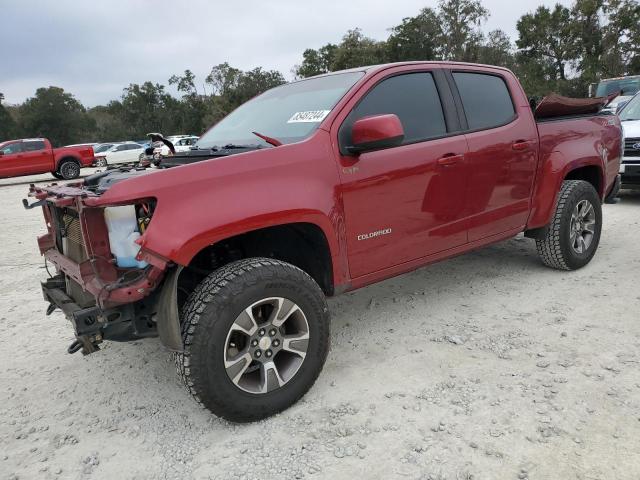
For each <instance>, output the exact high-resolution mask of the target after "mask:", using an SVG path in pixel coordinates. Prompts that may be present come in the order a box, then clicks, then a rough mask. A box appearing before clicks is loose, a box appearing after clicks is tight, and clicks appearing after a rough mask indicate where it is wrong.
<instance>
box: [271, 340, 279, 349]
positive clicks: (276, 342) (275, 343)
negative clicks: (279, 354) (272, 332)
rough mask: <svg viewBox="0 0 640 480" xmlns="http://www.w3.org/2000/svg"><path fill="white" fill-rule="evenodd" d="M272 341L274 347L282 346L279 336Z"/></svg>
mask: <svg viewBox="0 0 640 480" xmlns="http://www.w3.org/2000/svg"><path fill="white" fill-rule="evenodd" d="M271 343H272V344H273V346H274V347H279V346H280V340H278V339H277V338H276V339H275V340H274V341H273V342H271Z"/></svg>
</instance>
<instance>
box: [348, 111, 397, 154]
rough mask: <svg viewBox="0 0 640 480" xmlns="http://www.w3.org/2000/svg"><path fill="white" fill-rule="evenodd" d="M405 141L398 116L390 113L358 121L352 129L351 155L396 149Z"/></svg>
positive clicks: (349, 149)
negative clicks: (381, 149) (390, 148)
mask: <svg viewBox="0 0 640 480" xmlns="http://www.w3.org/2000/svg"><path fill="white" fill-rule="evenodd" d="M403 139H404V128H403V127H402V122H401V121H400V119H399V118H398V116H397V115H395V114H393V113H388V114H384V115H373V116H370V117H364V118H361V119H359V120H356V121H355V122H354V124H353V127H352V128H351V146H349V147H347V151H348V152H349V153H354V154H358V153H362V152H366V151H369V150H377V149H380V148H389V147H396V146H398V145H400V144H401V143H402V140H403Z"/></svg>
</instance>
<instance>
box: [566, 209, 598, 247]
mask: <svg viewBox="0 0 640 480" xmlns="http://www.w3.org/2000/svg"><path fill="white" fill-rule="evenodd" d="M569 228H570V232H569V241H570V242H571V248H572V249H573V251H574V252H576V253H580V254H583V253H585V252H586V251H587V250H588V249H589V247H590V246H591V243H592V242H593V238H594V235H595V228H596V212H595V209H594V208H593V205H591V202H589V200H581V201H579V202H578V203H577V204H576V206H575V208H574V209H573V212H572V213H571V222H570V227H569Z"/></svg>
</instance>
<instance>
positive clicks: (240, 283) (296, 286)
mask: <svg viewBox="0 0 640 480" xmlns="http://www.w3.org/2000/svg"><path fill="white" fill-rule="evenodd" d="M268 297H284V298H288V299H290V300H291V301H293V302H294V303H295V304H297V305H298V306H299V307H300V309H302V311H303V312H304V315H305V317H306V319H307V322H308V325H309V343H308V350H307V354H306V357H305V358H304V361H303V362H302V364H301V365H300V367H299V370H298V371H297V373H296V374H295V375H294V376H293V377H292V378H291V379H290V380H289V381H288V382H287V383H285V384H284V385H283V386H281V387H280V388H277V389H275V390H273V391H270V392H268V393H260V394H252V393H249V392H246V391H243V390H242V389H240V388H239V387H238V386H237V385H235V384H234V383H233V382H232V381H231V379H230V378H229V376H228V375H227V372H226V370H225V368H224V349H225V348H226V346H225V343H226V338H227V334H228V331H229V329H230V327H231V325H232V324H233V323H234V321H235V320H236V318H237V316H238V315H239V314H240V313H241V312H242V311H243V310H244V309H245V308H247V307H249V306H250V305H252V304H254V303H255V302H257V301H259V300H261V299H263V298H268ZM181 310H182V311H181V328H182V340H183V343H184V352H183V353H177V354H175V362H176V368H177V371H178V374H179V375H180V376H181V377H182V380H183V382H184V384H185V386H186V387H187V390H188V391H189V392H190V393H191V395H192V396H193V397H194V398H195V399H196V401H198V402H199V403H200V404H201V405H203V406H204V407H206V408H207V409H209V410H210V411H211V412H212V413H214V414H215V415H217V416H219V417H223V418H225V419H227V420H230V421H233V422H252V421H256V420H260V419H263V418H266V417H269V416H271V415H273V414H276V413H278V412H280V411H282V410H284V409H286V408H288V407H289V406H291V405H292V404H294V403H295V402H297V401H298V400H299V399H300V398H301V397H302V396H303V395H304V394H305V393H306V392H307V391H308V390H309V388H311V386H312V385H313V383H314V382H315V380H316V378H317V377H318V375H319V374H320V371H321V370H322V367H323V365H324V362H325V359H326V357H327V353H328V351H329V313H328V308H327V303H326V300H325V297H324V294H323V293H322V290H321V289H320V287H319V286H318V284H317V283H316V282H315V281H314V280H313V279H312V278H311V277H310V276H309V275H307V274H306V273H305V272H303V271H302V270H300V269H299V268H297V267H295V266H293V265H291V264H288V263H285V262H281V261H278V260H273V259H269V258H248V259H244V260H239V261H236V262H232V263H230V264H228V265H226V266H224V267H222V268H220V269H219V270H217V271H215V272H213V273H211V274H210V275H209V276H207V277H206V278H205V279H204V280H203V281H202V282H201V283H200V284H199V285H198V286H197V287H196V289H195V290H194V291H193V292H192V293H191V295H190V296H189V298H188V299H187V301H186V302H185V305H184V306H183V308H182V309H181Z"/></svg>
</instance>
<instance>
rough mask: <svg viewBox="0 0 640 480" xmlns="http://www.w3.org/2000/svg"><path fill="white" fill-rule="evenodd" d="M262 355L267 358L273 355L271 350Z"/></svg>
mask: <svg viewBox="0 0 640 480" xmlns="http://www.w3.org/2000/svg"><path fill="white" fill-rule="evenodd" d="M264 354H265V355H266V356H267V357H270V356H271V355H273V352H272V351H271V350H267V351H266V352H264Z"/></svg>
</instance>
